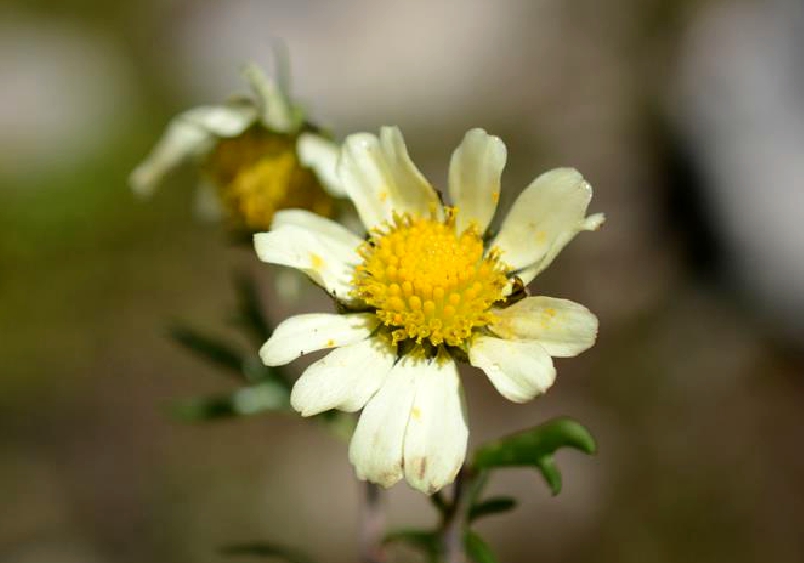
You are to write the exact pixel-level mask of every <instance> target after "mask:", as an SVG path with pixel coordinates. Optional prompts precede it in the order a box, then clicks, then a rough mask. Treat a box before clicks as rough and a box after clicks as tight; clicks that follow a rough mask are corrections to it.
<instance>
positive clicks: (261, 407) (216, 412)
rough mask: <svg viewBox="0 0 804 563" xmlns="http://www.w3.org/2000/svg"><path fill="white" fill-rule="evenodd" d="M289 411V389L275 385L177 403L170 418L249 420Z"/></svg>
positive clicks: (186, 419)
mask: <svg viewBox="0 0 804 563" xmlns="http://www.w3.org/2000/svg"><path fill="white" fill-rule="evenodd" d="M289 408H290V393H289V391H288V389H287V388H286V387H285V386H284V385H282V384H280V383H276V382H265V383H260V384H258V385H251V386H249V387H242V388H240V389H238V390H236V391H234V392H232V393H228V394H224V395H215V396H212V397H204V398H199V399H191V400H188V401H183V402H181V403H178V404H177V405H176V406H174V408H173V414H174V415H175V416H177V417H178V418H180V419H182V420H185V421H189V422H205V421H210V420H218V419H221V418H232V417H239V416H252V415H255V414H260V413H264V412H275V411H285V410H287V409H289Z"/></svg>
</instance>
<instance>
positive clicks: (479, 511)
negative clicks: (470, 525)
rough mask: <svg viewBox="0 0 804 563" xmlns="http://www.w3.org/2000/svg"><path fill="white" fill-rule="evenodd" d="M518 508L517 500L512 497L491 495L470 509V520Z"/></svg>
mask: <svg viewBox="0 0 804 563" xmlns="http://www.w3.org/2000/svg"><path fill="white" fill-rule="evenodd" d="M514 508H516V500H514V499H513V498H511V497H491V498H488V499H486V500H484V501H483V502H479V503H477V504H475V505H474V506H472V508H470V509H469V522H474V521H475V520H477V519H478V518H483V517H484V516H490V515H492V514H500V513H502V512H508V511H510V510H513V509H514Z"/></svg>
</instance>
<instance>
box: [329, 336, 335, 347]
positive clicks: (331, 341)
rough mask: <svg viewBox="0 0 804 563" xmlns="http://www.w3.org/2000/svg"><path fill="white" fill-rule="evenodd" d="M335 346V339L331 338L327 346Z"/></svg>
mask: <svg viewBox="0 0 804 563" xmlns="http://www.w3.org/2000/svg"><path fill="white" fill-rule="evenodd" d="M333 346H335V341H334V340H333V339H331V338H330V339H329V340H327V348H332V347H333Z"/></svg>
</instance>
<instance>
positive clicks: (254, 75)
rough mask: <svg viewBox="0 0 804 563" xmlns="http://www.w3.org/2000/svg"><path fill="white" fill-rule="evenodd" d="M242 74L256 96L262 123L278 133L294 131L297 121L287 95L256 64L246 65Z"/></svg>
mask: <svg viewBox="0 0 804 563" xmlns="http://www.w3.org/2000/svg"><path fill="white" fill-rule="evenodd" d="M243 75H244V76H245V77H246V80H248V82H249V85H250V86H251V89H252V90H253V91H254V94H255V96H256V102H257V107H258V108H259V115H260V120H261V121H262V123H263V124H264V125H265V126H266V127H268V128H269V129H271V130H273V131H278V132H280V133H292V132H294V131H295V130H296V129H297V127H298V125H299V123H298V120H297V119H296V117H295V115H294V111H293V106H292V104H291V101H290V99H289V98H288V96H287V95H286V94H285V93H284V92H282V91H281V90H280V89H279V87H278V86H277V85H276V83H275V82H274V81H273V80H271V79H270V78H268V77H267V76H266V75H265V73H264V72H263V71H262V69H260V67H258V66H257V65H254V64H249V65H246V66H245V67H244V68H243Z"/></svg>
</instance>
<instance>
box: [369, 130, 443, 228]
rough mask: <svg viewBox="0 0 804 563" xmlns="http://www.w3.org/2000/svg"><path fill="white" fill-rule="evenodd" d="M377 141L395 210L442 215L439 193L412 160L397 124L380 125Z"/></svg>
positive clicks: (425, 214) (426, 214)
mask: <svg viewBox="0 0 804 563" xmlns="http://www.w3.org/2000/svg"><path fill="white" fill-rule="evenodd" d="M380 144H381V145H382V151H383V153H384V156H385V162H386V164H387V166H388V173H389V175H390V177H391V184H392V186H393V188H392V198H393V202H394V211H396V212H397V213H411V214H414V215H422V216H429V215H430V214H431V212H434V213H436V215H437V216H438V217H439V218H441V211H442V210H441V202H440V201H439V199H438V194H436V192H435V190H434V189H433V187H432V186H431V185H430V183H429V182H428V181H427V179H426V178H425V177H424V176H423V175H422V173H421V172H419V169H418V168H416V165H415V164H413V161H412V160H411V158H410V155H409V154H408V148H407V147H406V146H405V139H404V138H403V137H402V132H401V131H400V130H399V128H398V127H383V128H381V129H380Z"/></svg>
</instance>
